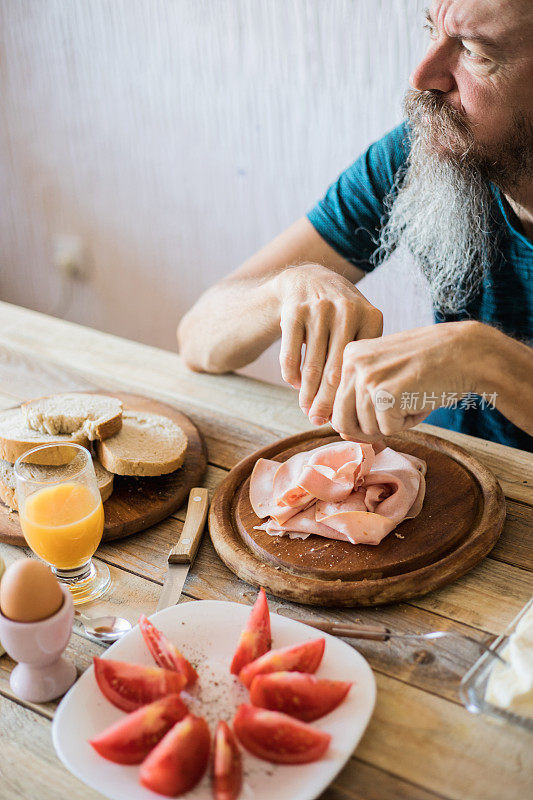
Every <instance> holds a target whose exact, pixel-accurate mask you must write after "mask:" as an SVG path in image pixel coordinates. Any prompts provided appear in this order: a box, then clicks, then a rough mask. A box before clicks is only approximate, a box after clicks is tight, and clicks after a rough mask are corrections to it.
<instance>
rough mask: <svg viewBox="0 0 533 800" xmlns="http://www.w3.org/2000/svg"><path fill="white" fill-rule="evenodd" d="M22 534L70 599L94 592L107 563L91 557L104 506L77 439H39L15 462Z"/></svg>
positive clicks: (106, 578)
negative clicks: (47, 441) (42, 441)
mask: <svg viewBox="0 0 533 800" xmlns="http://www.w3.org/2000/svg"><path fill="white" fill-rule="evenodd" d="M15 477H16V492H17V503H18V508H19V516H20V525H21V528H22V532H23V533H24V537H25V539H26V541H27V543H28V544H29V546H30V547H31V549H32V550H33V552H34V553H35V554H36V555H37V556H39V558H41V559H42V560H43V561H45V562H46V563H47V564H49V565H50V567H51V568H52V572H53V573H54V574H55V575H56V577H57V578H58V580H59V581H60V582H61V583H63V584H65V585H66V586H67V587H68V588H69V590H70V592H71V594H72V599H73V600H74V603H75V604H76V605H78V604H81V603H86V602H88V601H89V600H94V599H96V598H97V597H100V596H101V595H102V594H103V593H104V592H105V591H106V589H107V588H108V587H109V585H110V583H111V577H110V574H109V567H108V566H107V565H106V564H104V563H102V562H100V561H99V562H97V563H95V562H93V560H92V556H93V555H94V553H95V551H96V548H97V547H98V545H99V544H100V540H101V538H102V533H103V530H104V508H103V505H102V498H101V496H100V492H99V490H98V484H97V481H96V475H95V472H94V466H93V462H92V458H91V454H90V453H89V451H88V450H87V449H86V448H85V447H81V445H78V444H70V443H69V444H61V445H53V444H51V445H40V446H39V447H35V448H33V449H32V450H29V451H28V452H26V453H24V455H22V456H20V457H19V458H18V459H17V460H16V462H15Z"/></svg>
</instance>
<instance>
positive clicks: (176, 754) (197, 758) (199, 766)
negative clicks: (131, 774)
mask: <svg viewBox="0 0 533 800" xmlns="http://www.w3.org/2000/svg"><path fill="white" fill-rule="evenodd" d="M210 744H211V737H210V734H209V728H208V726H207V722H206V721H205V719H203V718H202V717H195V716H193V715H192V714H189V715H188V716H186V717H185V719H182V720H181V722H177V723H176V724H175V725H174V727H173V728H171V729H170V730H169V732H168V733H167V734H166V736H165V737H164V738H163V739H161V741H160V742H159V744H158V745H157V746H156V747H155V748H154V749H153V750H152V752H151V753H150V755H148V756H147V757H146V758H145V760H144V761H143V763H142V764H141V772H140V776H139V777H140V781H141V783H142V785H143V786H146V788H147V789H151V790H152V791H153V792H159V794H164V795H166V796H167V797H175V796H176V795H178V794H185V792H188V791H189V789H192V788H193V786H196V784H197V783H198V781H199V780H200V779H201V777H202V775H203V774H204V772H205V770H206V768H207V762H208V761H209V747H210Z"/></svg>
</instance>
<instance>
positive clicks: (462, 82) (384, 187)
mask: <svg viewBox="0 0 533 800" xmlns="http://www.w3.org/2000/svg"><path fill="white" fill-rule="evenodd" d="M427 27H428V28H429V36H430V43H429V48H428V51H427V53H426V55H425V57H424V59H423V60H422V62H421V63H420V64H419V65H418V67H417V68H416V69H415V71H414V73H413V74H412V76H411V79H410V83H411V87H412V88H411V90H410V91H409V93H408V95H407V98H406V101H405V111H406V115H407V120H406V122H405V123H404V124H402V125H400V126H399V127H398V128H396V129H395V130H393V131H392V132H391V133H389V134H387V135H386V136H385V137H384V138H383V139H381V140H380V141H378V142H376V143H375V144H373V145H372V146H371V147H370V148H369V149H368V150H367V152H366V153H365V154H364V155H362V156H361V157H360V158H359V159H358V160H357V161H355V163H354V164H353V165H352V166H351V167H349V168H348V169H347V170H346V171H345V172H344V173H343V174H342V175H341V176H340V177H339V178H338V180H337V181H336V182H335V183H334V184H333V185H332V186H331V187H330V188H329V190H328V192H327V194H326V195H325V197H324V198H323V199H322V200H321V201H320V202H319V203H318V204H317V205H316V207H315V208H314V209H313V210H312V211H311V212H310V213H309V214H308V215H307V217H304V218H303V219H301V220H299V221H298V222H296V223H295V224H294V225H292V226H291V227H290V228H289V229H288V230H287V231H285V232H284V233H282V234H281V235H280V236H278V237H277V238H276V239H275V240H274V241H273V242H271V243H270V244H269V245H268V246H267V247H265V248H264V249H263V250H261V251H260V252H258V253H257V254H256V255H255V256H253V257H252V258H251V259H249V260H248V261H247V262H246V263H245V264H243V265H242V266H241V267H240V268H239V269H237V270H236V271H235V272H233V273H232V274H231V275H229V276H228V277H227V278H225V279H224V280H222V281H221V282H220V283H218V284H217V285H216V286H214V287H212V288H211V289H210V290H209V291H208V292H206V293H205V294H204V295H203V296H202V297H201V298H200V300H199V301H198V302H197V303H196V305H195V306H194V307H193V308H192V309H191V310H190V311H189V312H188V314H187V315H186V316H185V317H184V319H183V320H182V322H181V324H180V327H179V330H178V339H179V344H180V350H181V353H182V355H183V357H184V359H185V361H186V363H187V364H188V365H189V366H190V367H191V368H192V369H196V370H205V371H208V372H225V371H229V370H234V369H237V368H239V367H242V366H244V365H245V364H247V363H249V362H250V361H252V360H254V359H255V358H257V356H258V355H259V354H260V353H261V352H262V351H263V350H265V349H266V347H268V346H269V345H270V344H271V343H272V342H273V341H275V340H276V338H278V337H279V334H280V330H281V340H282V341H281V355H280V363H281V371H282V376H283V378H284V380H285V381H287V382H288V383H289V384H291V385H292V386H293V387H294V388H296V389H298V390H299V401H300V406H301V408H302V410H303V411H304V412H305V413H306V414H307V415H308V416H309V419H310V421H311V422H312V423H313V424H316V425H322V424H324V423H325V422H326V421H328V420H331V423H332V425H333V427H334V428H335V430H337V431H338V432H339V433H340V434H341V436H343V438H347V439H372V438H374V437H379V436H380V435H387V434H393V433H396V432H397V431H400V430H403V429H405V428H408V427H410V426H412V425H415V424H416V423H417V422H420V421H421V420H422V419H425V418H426V417H427V421H428V422H431V423H433V424H436V425H441V426H444V427H448V428H451V429H453V430H458V431H461V432H463V433H470V434H473V435H475V436H480V437H483V438H486V439H491V440H493V441H496V442H501V443H504V444H508V445H512V446H513V447H520V448H522V449H526V450H530V451H533V349H532V347H531V342H532V340H533V3H532V2H531V0H434V2H433V3H432V5H431V8H430V10H429V11H428V13H427ZM397 248H400V249H401V250H404V251H406V252H408V253H410V255H411V260H412V262H413V263H414V265H415V266H416V269H417V272H418V274H419V275H420V276H421V278H422V279H423V280H425V281H426V282H427V284H428V286H429V289H430V293H431V297H432V301H433V305H434V310H435V322H436V323H438V324H435V325H431V326H429V327H425V328H416V329H414V330H410V331H405V332H402V333H396V334H393V335H389V336H382V335H381V334H382V330H383V328H382V315H381V313H380V312H379V310H378V309H376V308H375V307H374V306H372V305H371V304H370V303H369V302H368V300H366V298H365V297H363V295H362V294H361V293H360V292H359V291H358V290H357V289H356V288H355V286H354V284H355V283H357V281H358V280H359V279H360V278H361V277H362V276H363V275H364V273H365V272H366V271H368V270H370V269H372V268H373V267H374V266H375V265H377V264H379V263H380V262H381V261H382V260H383V259H384V258H386V257H387V256H388V255H389V254H390V253H391V252H392V251H393V250H395V249H397ZM393 293H394V287H393V286H391V294H393ZM303 345H305V348H304V356H303V359H302V355H301V354H302V347H303ZM428 414H429V416H428Z"/></svg>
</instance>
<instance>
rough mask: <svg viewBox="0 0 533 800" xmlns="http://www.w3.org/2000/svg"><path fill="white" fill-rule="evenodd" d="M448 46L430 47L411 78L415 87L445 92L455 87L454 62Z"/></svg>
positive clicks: (410, 80) (410, 81)
mask: <svg viewBox="0 0 533 800" xmlns="http://www.w3.org/2000/svg"><path fill="white" fill-rule="evenodd" d="M446 49H447V48H446V46H445V45H444V46H442V45H441V46H437V47H430V49H429V50H428V52H427V53H426V55H425V56H424V58H423V59H422V61H421V62H420V64H419V65H418V66H417V67H416V68H415V69H414V71H413V72H412V73H411V77H410V78H409V83H410V84H411V86H412V87H413V89H418V90H419V91H421V92H423V91H426V90H430V89H434V90H435V91H438V92H443V93H444V94H446V93H448V92H451V91H452V90H453V89H454V87H455V78H454V77H453V72H452V64H451V63H450V57H449V54H448V53H447V52H446Z"/></svg>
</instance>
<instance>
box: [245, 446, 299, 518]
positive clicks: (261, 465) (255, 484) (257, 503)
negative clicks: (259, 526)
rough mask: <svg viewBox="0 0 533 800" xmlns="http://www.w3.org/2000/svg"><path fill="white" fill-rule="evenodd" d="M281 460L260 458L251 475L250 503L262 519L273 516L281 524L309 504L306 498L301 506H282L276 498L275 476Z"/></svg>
mask: <svg viewBox="0 0 533 800" xmlns="http://www.w3.org/2000/svg"><path fill="white" fill-rule="evenodd" d="M280 466H281V464H280V462H279V461H271V460H270V459H268V458H259V459H258V460H257V461H256V463H255V466H254V468H253V471H252V475H251V477H250V503H251V506H252V508H253V510H254V512H255V513H256V514H257V516H258V517H259V518H260V519H264V518H265V517H272V518H273V519H275V520H276V521H277V522H279V523H280V524H282V523H284V522H286V521H287V520H288V519H290V518H291V517H293V516H294V515H295V514H297V513H298V511H300V510H301V508H303V507H304V506H305V505H309V500H305V501H304V502H302V503H301V504H300V506H294V507H291V506H280V505H279V504H278V503H276V501H275V499H274V490H273V486H274V476H275V475H276V472H277V471H278V470H279V468H280Z"/></svg>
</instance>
